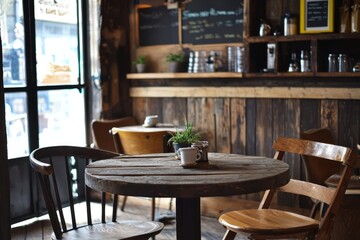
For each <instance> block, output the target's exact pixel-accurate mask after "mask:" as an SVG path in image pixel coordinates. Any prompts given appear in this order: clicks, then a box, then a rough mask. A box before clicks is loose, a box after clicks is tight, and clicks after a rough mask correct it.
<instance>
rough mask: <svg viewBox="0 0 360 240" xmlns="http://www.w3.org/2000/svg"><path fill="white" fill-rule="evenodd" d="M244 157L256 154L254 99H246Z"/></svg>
mask: <svg viewBox="0 0 360 240" xmlns="http://www.w3.org/2000/svg"><path fill="white" fill-rule="evenodd" d="M245 148H246V153H245V154H246V155H255V154H256V99H254V98H248V99H246V145H245Z"/></svg>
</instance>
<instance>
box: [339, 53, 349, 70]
mask: <svg viewBox="0 0 360 240" xmlns="http://www.w3.org/2000/svg"><path fill="white" fill-rule="evenodd" d="M338 60H339V72H348V71H349V60H348V57H347V55H346V54H339V58H338Z"/></svg>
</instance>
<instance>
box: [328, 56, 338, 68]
mask: <svg viewBox="0 0 360 240" xmlns="http://www.w3.org/2000/svg"><path fill="white" fill-rule="evenodd" d="M337 66H338V64H337V55H336V54H332V53H330V54H329V57H328V71H329V72H337Z"/></svg>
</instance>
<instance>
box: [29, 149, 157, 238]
mask: <svg viewBox="0 0 360 240" xmlns="http://www.w3.org/2000/svg"><path fill="white" fill-rule="evenodd" d="M116 156H118V154H116V153H113V152H108V151H103V150H100V149H94V148H86V147H73V146H55V147H45V148H39V149H36V150H34V151H33V152H32V153H31V154H30V157H29V159H30V164H31V166H32V168H33V169H34V170H35V171H36V173H37V175H38V178H39V181H40V185H41V189H42V192H43V197H44V200H45V204H46V208H47V210H48V213H49V217H50V221H51V225H52V228H53V231H54V232H53V234H52V239H73V240H75V239H138V240H143V239H149V238H150V237H153V236H155V235H156V234H158V233H159V232H160V231H161V230H162V228H163V227H164V225H163V224H162V223H158V222H151V221H133V220H131V221H130V220H129V221H121V222H118V221H116V209H117V195H114V202H113V211H112V222H109V223H106V222H105V202H106V199H105V198H106V194H105V193H102V200H101V209H102V211H101V221H100V220H99V221H98V222H97V223H93V219H92V211H91V205H92V204H90V200H89V199H90V190H91V189H90V188H88V187H85V189H82V188H78V189H77V193H76V194H78V195H79V196H80V195H81V193H82V194H83V195H84V194H85V199H86V216H87V218H86V219H87V220H85V219H84V220H83V221H82V222H81V220H79V219H80V218H81V217H83V216H84V214H80V212H77V210H76V209H75V207H76V205H75V203H76V202H77V201H79V197H78V196H76V194H73V192H74V189H76V188H74V182H73V180H72V176H73V174H76V175H77V176H78V179H77V181H79V182H82V183H84V169H85V166H86V165H87V164H88V163H89V161H96V160H99V159H106V158H112V157H116ZM73 166H75V168H73ZM81 168H82V170H79V169H81ZM74 169H76V172H75V173H74ZM76 187H77V186H76ZM84 191H85V193H84ZM93 191H94V190H93ZM66 206H69V208H70V215H69V217H68V218H67V216H66V214H65V213H66V210H65V209H64V208H65V207H66ZM76 213H77V214H78V215H77V216H76ZM99 217H100V216H99ZM59 218H60V219H59ZM66 219H67V220H68V221H66Z"/></svg>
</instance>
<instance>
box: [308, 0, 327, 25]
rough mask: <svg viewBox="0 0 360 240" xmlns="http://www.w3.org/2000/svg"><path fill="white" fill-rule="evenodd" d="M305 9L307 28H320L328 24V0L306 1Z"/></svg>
mask: <svg viewBox="0 0 360 240" xmlns="http://www.w3.org/2000/svg"><path fill="white" fill-rule="evenodd" d="M306 9H307V16H306V27H307V28H316V27H318V28H321V27H327V26H328V13H329V6H328V0H320V1H308V2H307V4H306Z"/></svg>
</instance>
